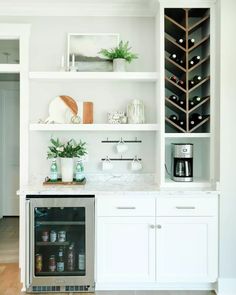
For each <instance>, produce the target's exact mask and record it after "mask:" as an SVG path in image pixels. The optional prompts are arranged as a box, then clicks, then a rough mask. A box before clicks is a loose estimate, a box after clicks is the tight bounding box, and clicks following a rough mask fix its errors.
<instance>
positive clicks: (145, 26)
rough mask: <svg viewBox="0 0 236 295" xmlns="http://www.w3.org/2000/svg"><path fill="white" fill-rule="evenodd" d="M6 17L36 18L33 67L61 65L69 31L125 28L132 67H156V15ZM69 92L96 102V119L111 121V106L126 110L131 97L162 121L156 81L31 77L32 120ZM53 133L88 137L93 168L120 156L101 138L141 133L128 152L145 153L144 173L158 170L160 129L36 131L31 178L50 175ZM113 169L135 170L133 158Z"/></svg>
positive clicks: (151, 116) (19, 20)
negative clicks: (157, 133)
mask: <svg viewBox="0 0 236 295" xmlns="http://www.w3.org/2000/svg"><path fill="white" fill-rule="evenodd" d="M0 21H1V22H11V23H12V22H14V23H30V24H32V28H31V39H30V70H31V71H57V70H59V67H60V61H61V56H62V55H66V52H67V34H68V33H119V34H120V38H121V39H122V40H129V41H130V45H131V46H132V48H133V50H134V51H135V52H136V53H138V55H139V59H138V60H135V61H134V62H133V63H132V64H130V65H128V70H129V71H155V19H154V18H145V17H141V18H119V17H105V18H104V17H1V19H0ZM58 95H69V96H71V97H73V98H75V99H77V100H80V101H93V102H94V123H107V112H109V111H115V110H124V111H125V110H126V106H127V103H128V101H129V100H131V99H134V98H137V99H142V100H143V101H144V103H145V106H146V118H147V119H146V121H147V123H156V122H157V119H158V118H156V113H155V110H156V97H155V84H154V83H137V82H136V83H135V82H131V83H129V82H104V81H103V82H102V81H99V82H97V81H96V82H95V81H91V82H88V81H87V82H86V81H85V82H81V81H80V82H78V81H76V82H75V81H73V82H72V81H69V82H62V81H57V82H55V81H54V82H51V81H50V82H38V81H31V82H30V121H31V122H32V123H37V122H38V119H39V118H41V119H46V118H47V116H48V105H49V102H50V101H51V99H53V98H54V97H55V96H58ZM51 136H54V137H57V136H58V137H60V138H65V139H70V138H75V139H82V140H84V141H86V142H87V143H88V150H89V161H88V163H86V164H85V169H86V172H87V173H101V172H102V171H101V161H100V159H101V158H103V157H105V156H106V155H108V156H110V157H119V155H118V154H116V153H115V145H112V144H109V145H108V144H105V145H104V144H103V145H102V144H101V143H100V142H101V140H104V139H106V138H107V137H109V139H113V140H119V139H120V138H121V137H123V138H124V139H127V140H132V139H135V137H138V139H141V140H142V141H143V142H142V144H130V145H129V150H128V152H127V155H125V156H127V157H134V156H135V155H137V156H139V157H140V158H142V159H143V161H142V162H143V170H142V173H154V172H155V167H154V163H155V132H147V133H146V132H123V133H121V132H99V133H97V132H87V133H86V132H81V133H73V132H68V133H66V132H60V133H57V132H56V133H54V134H52V133H50V132H45V133H40V132H30V161H29V166H30V174H29V175H30V179H32V178H34V176H35V175H44V176H46V175H48V169H49V164H50V163H49V161H48V160H46V151H47V146H48V143H49V139H50V137H51ZM112 173H131V171H130V168H129V163H128V162H115V163H114V169H113V172H112Z"/></svg>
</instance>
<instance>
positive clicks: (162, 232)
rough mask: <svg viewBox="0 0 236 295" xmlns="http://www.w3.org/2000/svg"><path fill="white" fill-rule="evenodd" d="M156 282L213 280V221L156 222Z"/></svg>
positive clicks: (214, 229) (214, 248) (176, 220)
mask: <svg viewBox="0 0 236 295" xmlns="http://www.w3.org/2000/svg"><path fill="white" fill-rule="evenodd" d="M156 222H157V241H156V245H157V246H156V254H157V256H156V258H157V261H156V263H157V280H158V281H168V282H212V281H215V280H216V277H217V226H216V220H215V218H200V217H197V218H189V217H188V218H187V217H173V218H172V217H166V218H164V217H163V218H157V220H156Z"/></svg>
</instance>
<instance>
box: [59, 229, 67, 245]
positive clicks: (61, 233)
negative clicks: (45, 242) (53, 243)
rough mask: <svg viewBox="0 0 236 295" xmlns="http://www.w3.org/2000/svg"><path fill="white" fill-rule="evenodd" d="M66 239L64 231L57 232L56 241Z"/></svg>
mask: <svg viewBox="0 0 236 295" xmlns="http://www.w3.org/2000/svg"><path fill="white" fill-rule="evenodd" d="M65 241H66V232H65V231H64V230H61V231H59V232H58V242H60V243H63V242H65Z"/></svg>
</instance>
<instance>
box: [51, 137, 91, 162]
mask: <svg viewBox="0 0 236 295" xmlns="http://www.w3.org/2000/svg"><path fill="white" fill-rule="evenodd" d="M50 142H51V144H52V145H51V146H49V147H48V152H47V158H48V159H53V158H80V157H82V156H84V155H85V154H87V150H86V142H82V141H81V140H80V141H79V142H78V143H77V142H76V141H75V140H74V139H70V140H69V141H68V142H66V143H62V142H60V140H59V139H58V138H57V139H53V138H51V140H50Z"/></svg>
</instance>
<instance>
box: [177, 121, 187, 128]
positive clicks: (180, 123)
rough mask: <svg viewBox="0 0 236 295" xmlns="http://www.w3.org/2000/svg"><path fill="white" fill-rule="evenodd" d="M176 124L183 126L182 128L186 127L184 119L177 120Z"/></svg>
mask: <svg viewBox="0 0 236 295" xmlns="http://www.w3.org/2000/svg"><path fill="white" fill-rule="evenodd" d="M178 124H179V126H180V127H182V128H184V129H185V128H186V122H185V120H179V122H178Z"/></svg>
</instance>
